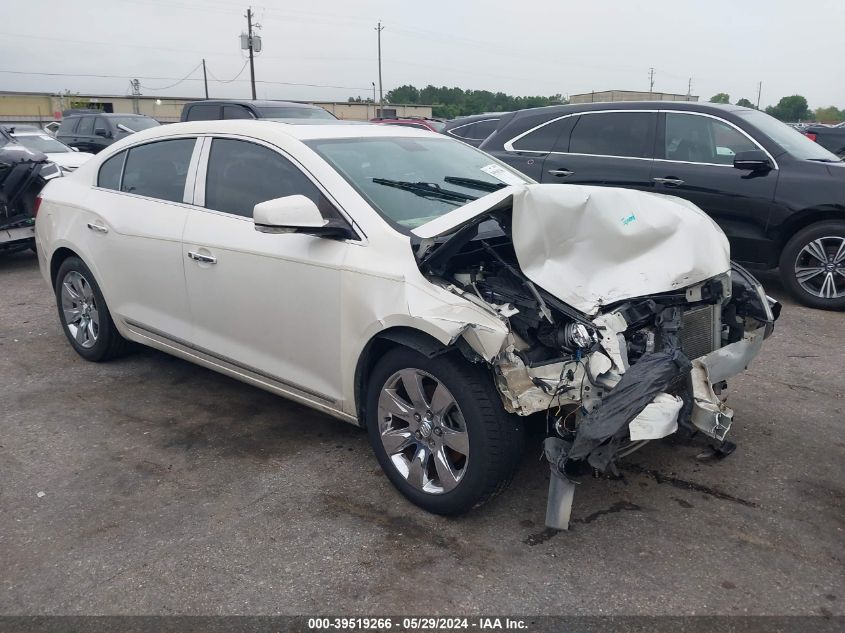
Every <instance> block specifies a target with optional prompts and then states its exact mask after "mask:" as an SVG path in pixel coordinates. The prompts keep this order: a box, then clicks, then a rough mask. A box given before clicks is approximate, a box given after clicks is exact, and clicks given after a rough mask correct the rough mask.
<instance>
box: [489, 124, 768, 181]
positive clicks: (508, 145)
mask: <svg viewBox="0 0 845 633" xmlns="http://www.w3.org/2000/svg"><path fill="white" fill-rule="evenodd" d="M606 112H607V113H617V112H646V113H656V114H660V113H661V112H662V113H664V114H670V113H671V114H689V115H694V116H703V117H707V118H710V119H715V120H716V121H719V122H721V123H724V124H726V125H728V126H729V127H732V128H733V129H735V130H736V131H737V132H739V133H740V134H742V135H743V136H745V137H746V138H747V139H748V140H749V141H751V142H752V143H754V145H756V146H757V147H758V148H759V149H760V150H761V151H762V152H763V153H765V154H766V156H767V157H768V158H769V160H770V161H772V165H773V169H775V170H777V169H779V166H778V162H777V161H776V160H775V157H774V156H772V155H771V153H770V152H769V151H768V150H767V149H766V148H765V147H763V146H762V145H760V143H758V142H757V140H756V139H755V138H754V137H752V136H751V135H750V134H748V132H746V131H745V130H743V129H742V128H741V127H739V126H737V125H736V124H734V123H731V122H730V121H728V120H727V119H723V118H722V117H720V116H716V115H714V114H709V113H707V112H694V111H692V110H589V111H586V112H570V113H569V114H564V115H563V116H559V117H556V118H554V119H550V120H548V121H546V122H545V123H541V124H540V125H537V126H534V127H533V128H531V129H530V130H526V131H525V132H522V133H521V134H519V135H517V136H514V137H513V138H512V139H510V140H509V141H507V142H506V143H504V149H505V151H507V152H522V153H524V154H554V155H556V156H596V157H597V158H624V159H629V160H631V159H633V160H650V161H655V162H661V163H678V164H682V165H707V166H711V167H730V168H731V169H733V165H725V164H723V163H698V162H694V161H686V160H672V159H670V158H643V157H639V156H613V155H608V154H582V153H578V152H554V151H545V150H534V149H515V148H514V147H513V144H514V143H515V142H516V141H518V140H519V139H521V138H522V137H523V136H527V135H528V134H530V133H531V132H534V131H536V130H539V129H540V128H541V127H544V126H546V125H551V124H552V123H555V122H556V121H560V120H562V119H566V118H569V117H572V116H581V115H584V114H603V113H606Z"/></svg>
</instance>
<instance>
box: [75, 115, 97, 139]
mask: <svg viewBox="0 0 845 633" xmlns="http://www.w3.org/2000/svg"><path fill="white" fill-rule="evenodd" d="M76 134H77V135H78V136H94V117H92V116H84V117H81V118H80V119H79V127H78V128H77V129H76Z"/></svg>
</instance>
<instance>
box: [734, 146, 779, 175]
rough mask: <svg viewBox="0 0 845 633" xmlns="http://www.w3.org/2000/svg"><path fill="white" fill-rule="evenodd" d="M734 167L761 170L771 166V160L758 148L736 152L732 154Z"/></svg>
mask: <svg viewBox="0 0 845 633" xmlns="http://www.w3.org/2000/svg"><path fill="white" fill-rule="evenodd" d="M734 167H736V168H737V169H744V170H748V171H761V170H766V169H771V168H772V162H771V161H770V160H769V157H768V156H766V153H765V152H763V151H762V150H759V149H750V150H747V151H744V152H737V153H736V154H735V155H734Z"/></svg>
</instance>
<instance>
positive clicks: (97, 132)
mask: <svg viewBox="0 0 845 633" xmlns="http://www.w3.org/2000/svg"><path fill="white" fill-rule="evenodd" d="M94 136H102V137H103V138H108V137H109V132H108V130H107V129H106V128H104V127H98V128H96V129H95V130H94Z"/></svg>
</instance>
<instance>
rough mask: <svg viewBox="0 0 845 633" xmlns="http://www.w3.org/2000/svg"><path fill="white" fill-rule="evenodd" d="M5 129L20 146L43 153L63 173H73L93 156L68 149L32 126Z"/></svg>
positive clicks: (14, 126) (15, 126) (10, 126)
mask: <svg viewBox="0 0 845 633" xmlns="http://www.w3.org/2000/svg"><path fill="white" fill-rule="evenodd" d="M5 127H6V131H7V132H8V133H9V134H11V135H12V137H14V138H15V139H16V140H17V141H18V142H19V143H20V144H21V145H23V146H24V147H27V148H29V149H30V150H32V151H35V152H43V153H44V154H46V155H47V158H48V160H50V161H51V162H53V163H55V164H56V165H58V166H59V168H60V169H61V170H62V171H63V172H70V171H73V170H74V169H76V168H77V167H79V166H80V165H81V164H82V163H84V162H85V161H86V160H88V159H89V158H91V157H92V156H93V154H89V153H88V152H80V151H78V150H76V149H74V148H72V147H68V146H67V145H65V144H64V143H62V142H61V141H59V140H57V139H55V138H53V137H52V136H50V135H49V134H47V133H46V132H45V131H44V130H42V129H41V128H38V127H35V126H34V125H9V126H5Z"/></svg>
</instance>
